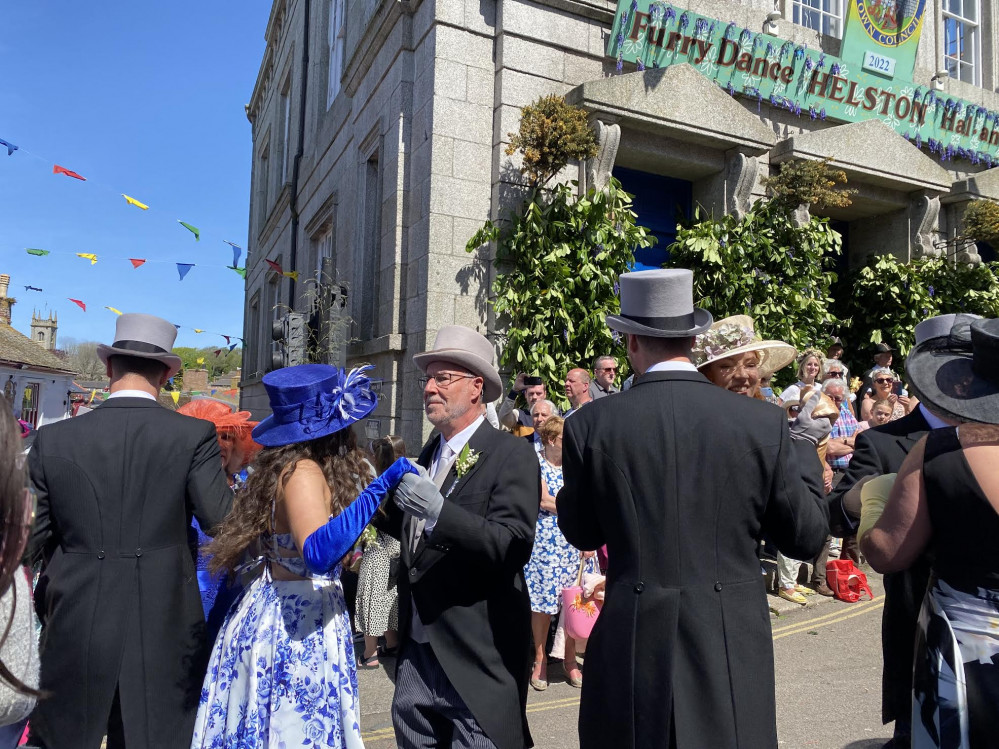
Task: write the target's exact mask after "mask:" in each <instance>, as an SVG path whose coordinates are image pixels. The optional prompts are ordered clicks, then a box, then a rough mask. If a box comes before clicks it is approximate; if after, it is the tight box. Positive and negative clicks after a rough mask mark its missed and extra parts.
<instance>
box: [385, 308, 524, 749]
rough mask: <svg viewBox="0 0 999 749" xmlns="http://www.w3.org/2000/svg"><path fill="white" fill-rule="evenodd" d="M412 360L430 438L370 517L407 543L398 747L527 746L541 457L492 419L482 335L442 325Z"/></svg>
mask: <svg viewBox="0 0 999 749" xmlns="http://www.w3.org/2000/svg"><path fill="white" fill-rule="evenodd" d="M413 361H414V363H415V364H416V366H417V367H419V368H420V369H421V370H422V371H423V372H424V373H425V375H426V376H425V377H423V378H422V380H421V382H422V385H423V406H424V411H425V412H426V414H427V419H428V420H429V421H430V423H431V424H433V425H434V427H435V429H436V432H435V433H434V435H433V436H432V437H431V438H430V440H429V441H428V442H427V444H426V445H425V446H424V448H423V451H422V452H421V453H420V458H419V461H418V463H419V465H420V466H421V471H420V475H419V476H416V475H413V474H410V479H411V480H410V481H407V482H400V484H399V487H398V489H397V490H396V492H395V495H394V500H395V506H392V505H391V504H390V506H389V508H388V515H387V517H385V518H382V519H378V520H376V525H378V526H379V527H380V528H381V529H382V530H384V531H386V532H388V533H389V534H390V535H392V536H395V537H396V538H398V539H399V540H400V542H401V544H402V550H401V558H400V562H401V564H400V569H399V576H398V581H399V625H400V632H399V635H400V638H399V639H400V642H401V646H400V649H399V664H398V668H397V670H396V678H395V684H396V689H395V698H394V700H393V703H392V721H393V723H394V725H395V732H396V745H397V746H400V747H404V749H408V748H410V747H412V748H414V749H415V747H426V746H448V747H469V748H471V747H475V749H492V748H494V747H496V748H498V749H524V747H528V746H531V744H532V742H531V734H530V731H529V730H528V726H527V713H526V706H527V683H528V677H529V676H530V670H531V669H530V667H531V608H530V600H529V598H528V594H527V586H526V583H525V581H524V565H525V564H527V562H528V560H529V559H530V557H531V549H532V547H533V544H534V527H535V524H536V522H537V518H538V506H539V505H540V503H541V470H540V466H539V464H538V459H537V457H536V455H535V452H534V450H532V449H531V446H530V445H529V444H528V442H527V440H524V439H518V438H516V437H514V436H513V435H510V434H507V433H505V432H501V431H499V430H497V429H494V428H492V427H491V426H490V425H489V424H488V423H486V422H485V416H484V414H485V405H484V404H485V403H488V402H492V401H494V400H496V398H498V397H499V396H500V393H501V391H502V383H501V381H500V376H499V372H497V371H496V367H495V365H494V364H493V346H492V344H491V343H490V342H489V341H488V340H486V339H485V338H484V337H483V336H482V335H480V334H479V333H476V332H475V331H473V330H470V329H468V328H465V327H462V326H458V325H449V326H446V327H444V328H442V329H441V330H440V332H439V333H438V334H437V339H436V341H435V343H434V348H433V349H432V350H430V351H427V352H425V353H421V354H417V355H416V356H414V357H413Z"/></svg>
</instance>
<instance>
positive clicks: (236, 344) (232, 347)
mask: <svg viewBox="0 0 999 749" xmlns="http://www.w3.org/2000/svg"><path fill="white" fill-rule="evenodd" d="M238 345H239V344H238V343H233V344H230V345H229V350H230V351H232V350H233V349H234V348H236V346H238Z"/></svg>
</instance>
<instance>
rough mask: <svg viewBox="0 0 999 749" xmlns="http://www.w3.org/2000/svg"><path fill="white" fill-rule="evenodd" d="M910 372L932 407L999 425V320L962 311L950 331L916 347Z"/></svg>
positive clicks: (909, 362)
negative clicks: (978, 318)
mask: <svg viewBox="0 0 999 749" xmlns="http://www.w3.org/2000/svg"><path fill="white" fill-rule="evenodd" d="M905 372H906V375H907V376H908V378H909V384H910V385H911V386H912V389H913V390H914V391H915V392H916V394H917V395H918V396H919V399H920V400H921V401H924V402H925V403H926V405H927V407H929V409H930V410H931V411H933V412H935V413H938V414H940V415H941V416H945V417H950V418H953V419H958V420H960V421H975V422H979V423H983V424H999V320H976V319H975V318H974V317H973V316H970V315H957V316H956V318H955V321H954V325H953V326H952V327H951V330H950V333H949V334H948V335H946V336H938V337H935V338H931V339H929V340H927V341H925V342H923V343H921V344H919V345H917V346H916V347H915V348H914V349H913V350H912V352H911V353H910V354H909V358H908V359H907V360H906V362H905Z"/></svg>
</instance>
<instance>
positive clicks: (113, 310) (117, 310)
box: [104, 307, 121, 315]
mask: <svg viewBox="0 0 999 749" xmlns="http://www.w3.org/2000/svg"><path fill="white" fill-rule="evenodd" d="M104 309H109V310H111V311H112V312H114V313H115V314H116V315H120V314H121V310H120V309H115V308H114V307H105V308H104Z"/></svg>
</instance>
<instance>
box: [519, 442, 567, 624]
mask: <svg viewBox="0 0 999 749" xmlns="http://www.w3.org/2000/svg"><path fill="white" fill-rule="evenodd" d="M538 461H539V462H540V463H541V478H542V479H543V480H544V482H545V484H546V485H547V486H548V493H549V494H551V495H552V496H557V495H558V492H559V489H561V488H562V484H563V480H562V468H561V466H558V467H556V466H553V465H552V464H551V463H549V462H548V461H547V460H545V458H544V455H543V454H540V453H539V454H538ZM579 558H580V552H579V550H578V549H576V548H574V547H573V546H572V545H571V544H570V543H569V542H568V541H566V540H565V536H563V535H562V531H560V530H559V527H558V515H556V514H555V513H552V512H548V511H546V510H539V511H538V524H537V527H536V529H535V531H534V549H533V550H532V551H531V559H530V561H529V562H528V563H527V566H526V567H524V576H525V578H526V579H527V591H528V594H529V595H530V597H531V611H536V612H538V613H539V614H557V613H558V610H559V607H560V606H561V605H562V602H561V596H562V589H563V588H565V587H568V586H571V585H575V584H576V577H577V575H578V574H579Z"/></svg>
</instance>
